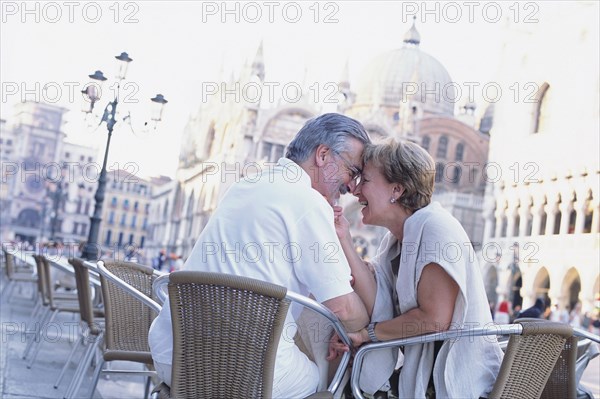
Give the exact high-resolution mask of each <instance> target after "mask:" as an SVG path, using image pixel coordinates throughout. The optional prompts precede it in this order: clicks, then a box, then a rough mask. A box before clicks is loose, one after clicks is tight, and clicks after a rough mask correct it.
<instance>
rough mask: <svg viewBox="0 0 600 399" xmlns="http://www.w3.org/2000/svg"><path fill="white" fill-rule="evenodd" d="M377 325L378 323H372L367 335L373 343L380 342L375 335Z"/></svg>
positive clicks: (368, 327)
mask: <svg viewBox="0 0 600 399" xmlns="http://www.w3.org/2000/svg"><path fill="white" fill-rule="evenodd" d="M376 325H377V322H375V323H371V324H369V325H368V326H367V334H369V339H370V340H371V342H380V341H379V340H378V339H377V335H375V326H376Z"/></svg>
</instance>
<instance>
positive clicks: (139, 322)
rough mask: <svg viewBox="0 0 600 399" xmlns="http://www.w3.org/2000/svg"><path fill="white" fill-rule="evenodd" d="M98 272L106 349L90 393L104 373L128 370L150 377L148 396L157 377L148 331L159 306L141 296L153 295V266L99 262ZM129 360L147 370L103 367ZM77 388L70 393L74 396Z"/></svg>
mask: <svg viewBox="0 0 600 399" xmlns="http://www.w3.org/2000/svg"><path fill="white" fill-rule="evenodd" d="M98 272H99V273H100V282H101V286H102V298H103V301H104V313H105V319H106V325H105V330H104V344H105V348H104V352H103V356H102V359H101V361H100V362H99V364H98V365H97V367H96V370H95V372H94V376H93V382H92V387H91V392H90V396H91V395H93V393H94V391H95V390H96V385H97V384H98V379H99V378H100V374H101V373H120V374H122V373H126V374H136V375H143V376H146V377H148V380H147V383H146V394H145V397H147V396H148V392H149V387H150V377H153V376H156V372H155V371H153V370H152V369H153V367H154V365H153V361H152V356H151V354H150V348H149V347H148V330H149V329H150V324H151V323H152V320H154V317H155V316H156V315H155V313H157V309H158V310H160V306H158V304H157V305H156V306H157V308H151V307H149V306H147V305H146V304H144V303H143V302H141V301H140V300H139V299H138V297H139V296H142V297H145V298H148V299H149V298H151V296H152V282H153V280H154V278H155V275H154V274H153V272H154V269H152V268H151V267H148V266H144V265H140V264H138V263H132V262H103V261H99V262H98ZM115 360H119V361H130V362H135V363H141V364H143V365H145V366H146V368H147V369H149V370H147V371H144V370H139V371H138V370H113V369H110V370H104V369H103V365H104V363H105V362H110V361H115ZM76 394H77V390H76V389H73V390H72V392H69V395H68V397H74V396H76Z"/></svg>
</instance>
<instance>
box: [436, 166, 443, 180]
mask: <svg viewBox="0 0 600 399" xmlns="http://www.w3.org/2000/svg"><path fill="white" fill-rule="evenodd" d="M443 178H444V164H443V163H441V162H438V163H436V164H435V182H436V183H439V182H441V181H442V179H443Z"/></svg>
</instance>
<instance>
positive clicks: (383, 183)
mask: <svg viewBox="0 0 600 399" xmlns="http://www.w3.org/2000/svg"><path fill="white" fill-rule="evenodd" d="M398 186H399V185H398V183H390V182H388V181H387V180H386V179H385V177H384V176H383V174H382V173H381V172H380V171H379V169H377V168H376V167H375V166H373V164H372V163H371V162H368V163H366V164H365V166H364V169H363V173H362V176H361V179H360V183H359V184H358V186H356V189H355V190H354V195H355V196H356V197H357V198H358V202H359V203H360V204H361V205H363V208H362V211H361V213H362V221H363V223H364V224H370V225H375V226H383V227H388V226H387V225H388V224H389V223H390V222H391V220H390V219H391V218H390V215H391V212H392V211H394V210H396V209H397V208H398V204H397V203H391V199H392V198H394V199H396V200H398V198H399V197H400V194H401V193H400V192H398ZM395 188H396V189H395Z"/></svg>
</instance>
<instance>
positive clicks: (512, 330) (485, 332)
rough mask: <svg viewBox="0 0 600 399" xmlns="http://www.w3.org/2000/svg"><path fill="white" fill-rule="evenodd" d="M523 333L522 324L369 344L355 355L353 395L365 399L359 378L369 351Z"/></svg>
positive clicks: (352, 380)
mask: <svg viewBox="0 0 600 399" xmlns="http://www.w3.org/2000/svg"><path fill="white" fill-rule="evenodd" d="M522 331H523V326H522V325H520V324H501V325H494V326H489V327H487V328H470V329H469V328H465V329H456V330H447V331H442V332H436V333H431V334H424V335H417V336H414V337H410V338H400V339H393V340H389V341H383V342H373V343H369V344H365V345H363V346H361V347H360V349H359V350H358V351H357V352H356V355H354V363H353V365H352V376H351V379H350V384H351V386H352V393H353V394H354V397H355V398H358V399H364V396H363V395H362V392H361V390H360V388H359V377H360V370H361V367H362V363H363V360H364V357H365V355H366V354H367V352H369V351H373V350H377V349H383V348H393V347H400V346H407V345H415V344H424V343H427V342H434V341H445V340H449V339H459V338H465V337H481V336H489V335H512V334H521V333H522Z"/></svg>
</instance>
